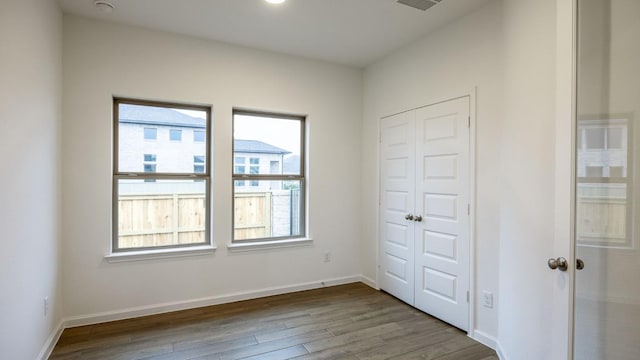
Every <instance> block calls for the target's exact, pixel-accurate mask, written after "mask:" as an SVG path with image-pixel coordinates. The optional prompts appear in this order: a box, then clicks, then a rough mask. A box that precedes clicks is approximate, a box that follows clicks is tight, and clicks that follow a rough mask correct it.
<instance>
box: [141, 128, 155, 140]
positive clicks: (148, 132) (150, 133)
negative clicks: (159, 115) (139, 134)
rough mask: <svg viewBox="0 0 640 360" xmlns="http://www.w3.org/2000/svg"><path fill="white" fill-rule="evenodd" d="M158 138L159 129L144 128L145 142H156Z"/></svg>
mask: <svg viewBox="0 0 640 360" xmlns="http://www.w3.org/2000/svg"><path fill="white" fill-rule="evenodd" d="M157 137H158V129H156V128H144V138H145V140H155V139H156V138H157Z"/></svg>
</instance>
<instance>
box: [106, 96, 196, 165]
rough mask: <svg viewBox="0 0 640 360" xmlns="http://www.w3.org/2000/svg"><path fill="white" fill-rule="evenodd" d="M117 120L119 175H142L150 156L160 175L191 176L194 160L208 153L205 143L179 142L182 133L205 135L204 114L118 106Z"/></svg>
mask: <svg viewBox="0 0 640 360" xmlns="http://www.w3.org/2000/svg"><path fill="white" fill-rule="evenodd" d="M118 116H119V119H118V169H117V170H118V172H133V173H135V172H144V171H145V168H144V161H149V160H147V158H146V156H145V154H147V155H149V154H153V155H155V156H156V158H157V164H156V165H157V169H156V170H157V172H159V173H192V172H193V157H194V156H196V155H198V156H200V155H202V154H206V153H207V151H206V149H207V145H206V143H205V142H197V143H192V142H190V141H184V142H182V141H179V140H181V139H182V132H188V133H190V132H193V131H202V132H205V131H206V116H207V113H206V112H205V111H196V110H182V109H174V108H167V107H161V106H148V105H131V104H122V103H120V104H118ZM150 139H153V140H155V141H149V140H150Z"/></svg>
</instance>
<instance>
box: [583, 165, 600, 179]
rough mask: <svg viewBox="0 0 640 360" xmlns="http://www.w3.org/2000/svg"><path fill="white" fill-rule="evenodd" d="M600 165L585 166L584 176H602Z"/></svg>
mask: <svg viewBox="0 0 640 360" xmlns="http://www.w3.org/2000/svg"><path fill="white" fill-rule="evenodd" d="M602 170H603V168H602V166H587V168H586V176H587V177H602V174H603V171H602Z"/></svg>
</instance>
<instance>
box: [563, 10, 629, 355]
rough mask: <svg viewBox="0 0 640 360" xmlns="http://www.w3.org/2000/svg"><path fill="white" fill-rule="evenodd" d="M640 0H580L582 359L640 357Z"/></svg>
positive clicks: (578, 331) (578, 309)
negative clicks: (639, 173) (639, 232)
mask: <svg viewBox="0 0 640 360" xmlns="http://www.w3.org/2000/svg"><path fill="white" fill-rule="evenodd" d="M638 14H640V1H634V0H578V77H577V80H578V88H577V117H578V119H577V121H578V122H577V137H578V139H577V145H578V146H577V149H576V160H577V161H576V166H577V167H576V173H577V184H576V215H575V216H576V219H575V224H576V231H575V233H576V237H577V238H576V244H577V245H576V257H577V258H578V259H581V260H582V261H584V269H583V270H581V271H576V278H575V294H574V296H575V301H574V306H575V308H574V358H575V359H579V360H602V359H616V360H632V359H634V360H635V359H638V358H640V282H638V281H637V277H638V276H640V251H638V246H639V244H638V239H637V237H636V225H637V224H640V216H639V215H640V209H638V194H640V182H638V181H635V178H634V177H635V174H636V173H637V170H636V169H638V165H639V164H638V162H639V161H640V152H639V150H640V149H638V147H636V143H637V140H636V139H640V126H638V125H637V124H636V123H635V119H636V118H637V117H638V114H640V72H639V71H638V70H637V65H638V63H640V41H638V38H640V21H638Z"/></svg>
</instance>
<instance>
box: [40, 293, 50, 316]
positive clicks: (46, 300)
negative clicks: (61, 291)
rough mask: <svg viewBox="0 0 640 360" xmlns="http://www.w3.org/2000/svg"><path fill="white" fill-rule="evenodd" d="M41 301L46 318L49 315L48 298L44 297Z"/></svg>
mask: <svg viewBox="0 0 640 360" xmlns="http://www.w3.org/2000/svg"><path fill="white" fill-rule="evenodd" d="M42 300H43V301H42V302H43V305H44V316H47V315H48V314H49V297H48V296H45V297H44V299H42Z"/></svg>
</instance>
